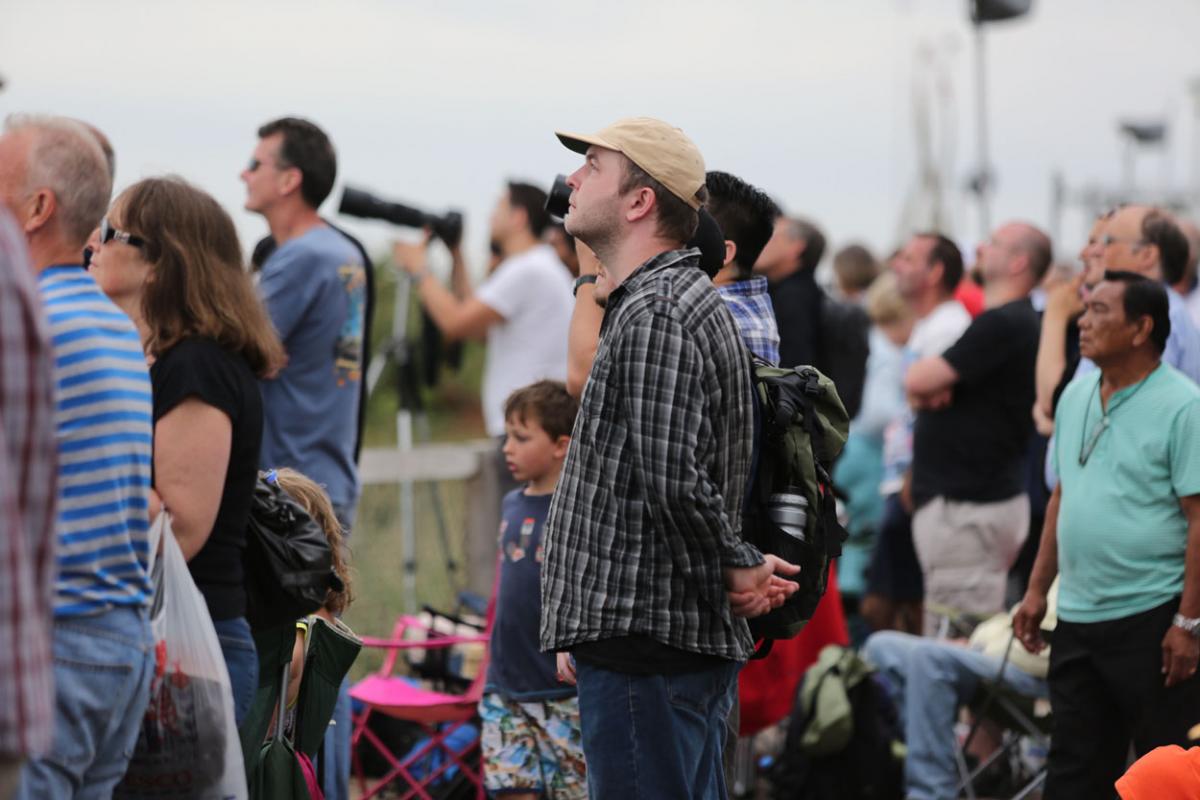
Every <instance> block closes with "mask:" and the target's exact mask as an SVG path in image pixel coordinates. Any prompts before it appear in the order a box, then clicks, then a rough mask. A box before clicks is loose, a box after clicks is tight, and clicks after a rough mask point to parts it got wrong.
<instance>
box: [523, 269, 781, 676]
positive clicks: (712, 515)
mask: <svg viewBox="0 0 1200 800" xmlns="http://www.w3.org/2000/svg"><path fill="white" fill-rule="evenodd" d="M698 258H699V256H698V251H696V250H694V249H693V250H685V251H671V252H666V253H662V254H660V255H658V256H655V257H654V258H652V259H650V260H649V261H647V262H646V263H645V264H643V265H642V266H641V267H640V268H638V270H637V271H636V272H634V273H633V275H631V276H630V277H629V278H628V279H627V280H626V281H625V282H624V283H623V284H622V285H621V286H619V287H617V288H616V289H614V290H613V292H612V294H611V296H610V297H609V301H608V306H607V308H606V310H605V314H604V322H603V324H602V326H601V332H600V344H599V347H598V349H597V351H596V358H595V361H594V362H593V364H592V371H591V375H590V377H589V379H588V383H587V386H586V388H585V389H584V393H583V398H582V400H581V403H580V412H579V416H578V417H577V419H576V422H575V429H574V432H573V434H572V439H571V446H570V449H569V451H568V453H567V460H566V464H565V465H564V467H563V473H562V477H561V478H560V480H559V484H558V490H557V491H556V492H555V495H554V500H553V502H552V503H551V506H550V513H549V517H548V518H547V521H546V527H545V533H544V536H543V539H544V542H545V559H544V561H543V564H542V629H541V644H542V647H543V648H544V649H546V650H562V649H566V648H569V647H570V646H571V645H574V644H578V643H581V642H588V641H598V640H602V639H609V638H616V637H621V636H628V635H631V634H636V635H643V636H648V637H650V638H653V639H655V640H657V641H659V642H662V643H663V644H667V645H670V646H672V647H676V648H679V649H681V650H687V651H690V652H696V653H706V654H710V655H715V656H721V657H724V658H730V659H736V660H744V659H746V658H748V657H749V656H750V654H751V653H752V651H753V642H752V641H751V638H750V631H749V628H748V627H747V625H746V622H745V620H743V619H740V618H737V617H734V616H733V615H732V614H731V613H730V610H729V602H728V599H727V597H726V594H725V586H724V575H723V568H724V567H729V566H753V565H756V564H759V563H761V562H762V555H761V554H760V553H759V552H758V550H756V549H755V548H754V547H753V546H751V545H749V544H748V543H746V542H743V541H742V540H741V537H740V528H741V508H742V497H743V495H744V494H745V489H746V482H747V476H748V474H749V469H750V460H751V450H752V437H753V427H754V422H753V415H754V412H753V399H752V395H751V385H750V365H749V357H748V355H747V353H746V349H745V346H744V345H743V344H742V341H741V339H740V337H739V335H738V329H737V325H736V324H735V323H734V321H733V317H732V316H731V315H730V313H729V311H728V309H727V308H726V307H725V304H724V303H723V302H722V300H721V298H720V296H719V295H718V294H717V293H716V291H714V290H713V287H712V284H711V283H710V282H709V281H708V279H707V278H706V277H705V276H704V273H703V272H701V271H700V269H699V268H698V263H699V262H698ZM679 267H684V268H683V269H680V268H679Z"/></svg>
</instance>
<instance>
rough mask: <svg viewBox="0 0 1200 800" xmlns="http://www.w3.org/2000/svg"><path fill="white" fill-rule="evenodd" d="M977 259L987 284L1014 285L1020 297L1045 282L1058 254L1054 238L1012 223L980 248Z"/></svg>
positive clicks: (1020, 223) (993, 235) (998, 230)
mask: <svg viewBox="0 0 1200 800" xmlns="http://www.w3.org/2000/svg"><path fill="white" fill-rule="evenodd" d="M976 257H977V259H978V266H979V270H980V272H982V274H983V280H984V284H985V285H991V286H995V285H996V284H998V283H1012V284H1014V287H1013V288H1014V289H1015V290H1017V295H1018V296H1020V295H1024V294H1028V293H1029V292H1030V291H1031V290H1032V289H1033V288H1034V287H1035V286H1037V285H1038V284H1039V283H1041V282H1042V278H1044V277H1045V275H1046V270H1048V269H1049V268H1050V262H1051V261H1052V260H1053V258H1054V253H1053V250H1052V248H1051V245H1050V237H1049V236H1047V235H1046V234H1045V233H1044V232H1043V231H1042V230H1041V229H1040V228H1037V227H1035V226H1033V225H1030V224H1029V223H1028V222H1009V223H1006V224H1004V225H1001V226H1000V227H999V228H997V229H996V230H995V231H994V232H993V233H992V235H991V237H990V238H989V239H988V241H986V242H984V243H983V244H981V245H980V246H979V249H978V251H977V252H976Z"/></svg>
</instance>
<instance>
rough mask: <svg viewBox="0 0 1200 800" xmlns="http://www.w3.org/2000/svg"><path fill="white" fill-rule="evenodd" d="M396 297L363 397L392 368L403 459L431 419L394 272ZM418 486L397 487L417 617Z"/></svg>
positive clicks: (405, 294)
mask: <svg viewBox="0 0 1200 800" xmlns="http://www.w3.org/2000/svg"><path fill="white" fill-rule="evenodd" d="M391 274H392V275H394V276H395V277H394V278H393V281H394V285H395V297H394V298H393V301H394V302H393V307H392V335H391V338H390V339H389V341H388V342H387V343H386V344H385V345H383V346H382V347H380V349H379V351H378V353H377V354H376V356H375V357H374V358H372V359H371V364H370V366H369V367H368V369H367V375H366V379H367V380H366V387H365V388H366V391H367V394H368V396H369V395H372V394H374V392H375V389H376V387H377V386H378V384H379V380H380V378H382V377H383V373H384V370H385V369H386V367H387V365H388V363H389V362H390V363H391V364H392V366H393V367H394V368H395V374H396V396H397V400H398V404H397V409H396V447H397V449H398V450H399V451H400V452H401V453H411V452H412V449H413V441H414V440H413V432H414V431H413V429H414V425H415V427H416V432H417V434H418V435H419V436H420V439H421V440H422V441H425V440H428V438H429V418H428V416H427V415H426V413H425V403H424V400H423V399H422V397H421V381H420V375H419V370H418V364H417V360H416V358H415V357H414V356H415V350H416V348H415V346H414V344H413V342H412V341H411V340H410V337H409V335H408V320H409V312H410V310H411V302H412V285H413V282H412V279H411V278H409V277H408V276H407V275H400V274H397V273H396V272H394V271H393V272H392V273H391ZM423 483H424V484H425V486H426V487H427V488H428V492H429V499H430V503H431V505H432V507H433V513H434V519H435V521H436V524H437V533H438V542H439V543H440V545H441V548H442V555H443V557H444V559H445V562H446V574H447V577H448V580H449V582H450V587H451V590H452V591H453V592H454V594H455V595H457V594H458V592H459V590H460V589H461V588H462V586H461V585H460V584H461V580H460V578H459V574H458V566H459V565H458V562H457V561H456V560H455V558H454V554H453V553H452V552H451V551H450V546H449V543H448V540H447V534H446V516H445V511H444V508H443V505H442V494H441V491H440V489H439V487H438V485H437V483H436V482H434V481H427V482H423ZM415 484H416V481H414V480H413V479H412V478H410V477H405V478H403V479H402V480H401V481H400V494H399V515H400V533H401V538H400V547H401V552H402V555H403V558H404V561H403V576H402V591H403V595H402V596H403V602H404V610H405V612H407V613H415V612H416V611H417V610H418V605H417V537H416V513H415V495H416V486H415Z"/></svg>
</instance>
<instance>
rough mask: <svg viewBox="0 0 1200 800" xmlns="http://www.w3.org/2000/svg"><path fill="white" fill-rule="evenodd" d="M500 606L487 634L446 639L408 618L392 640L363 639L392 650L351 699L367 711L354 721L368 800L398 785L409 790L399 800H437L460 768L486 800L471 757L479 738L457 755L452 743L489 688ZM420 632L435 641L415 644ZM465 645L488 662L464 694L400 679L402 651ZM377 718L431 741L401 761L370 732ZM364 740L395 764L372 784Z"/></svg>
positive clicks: (357, 766)
mask: <svg viewBox="0 0 1200 800" xmlns="http://www.w3.org/2000/svg"><path fill="white" fill-rule="evenodd" d="M494 603H495V598H494V596H493V599H492V602H491V603H490V604H489V607H488V612H487V622H486V625H485V630H484V632H483V633H482V634H480V635H475V636H457V635H451V636H446V635H442V634H440V633H439V632H438V631H434V630H430V629H428V628H426V627H425V626H424V625H422V623H421V621H420V620H419V619H417V618H416V617H411V616H402V617H400V618H399V619H398V620H397V621H396V625H395V627H394V628H393V629H392V635H391V637H390V638H388V639H372V638H364V639H363V645H364V646H366V647H377V648H381V649H386V650H388V654H387V657H386V658H385V659H384V663H383V666H382V668H380V670H379V672H377V673H375V674H374V675H371V676H369V677H367V678H365V679H363V680H361V681H359V682H358V683H357V684H355V685H354V687H353V688H352V689H351V690H350V696H351V698H353V699H354V700H356V701H358V702H359V703H361V704H363V706H364V708H363V710H362V711H361V712H360V713H359V714H357V715H356V716H355V718H354V732H353V734H352V737H351V747H352V750H353V752H354V772H355V774H356V775H357V776H358V779H359V787H360V789H361V791H362V795H361V797H362V798H363V800H366V798H369V797H374V796H375V795H377V794H379V793H380V792H381V791H383V790H384V788H385V787H387V786H388V785H389V784H392V783H394V782H395V783H399V784H401V785H402V786H403V791H402V793H401V794H400V795H399V797H400V798H401V800H407V799H408V798H414V797H415V798H421V800H432V798H434V797H435V796H436V795H435V794H434V792H435V791H436V789H435V788H434V784H436V783H438V782H439V781H440V780H442V779H443V778H444V776H446V775H448V774H449V773H450V772H451V771H453V770H455V769H457V771H458V773H459V774H460V775H462V776H465V777H466V779H467V780H468V781H469V782H470V784H471V785H472V786H473V787H474V789H475V792H474V794H475V797H476V798H478V800H482V798H483V797H484V791H483V768H482V764H472V763H471V761H472V760H471V759H470V758H469V756H470V755H472V754H473V753H475V752H476V751H478V750H479V741H478V739H477V738H476V739H475V740H474V741H473V742H472V743H471V744H470V745H469V746H467V747H466V748H465V749H462V750H456V749H455V748H454V747H453V746H451V744H450V743H449V741H448V740H449V739H450V738H451V737H452V735H453V734H454V733H455V732H456V731H458V730H459V729H461V728H462V727H463V726H465V725H467V724H468V723H470V722H471V721H472V720H473V719H475V717H476V714H477V709H478V706H479V701H480V699H481V698H482V697H483V687H484V684H485V682H486V681H487V660H488V654H487V646H486V644H487V641H488V638H489V636H490V635H491V629H492V621H493V619H494V617H495V607H494ZM414 630H415V631H420V632H421V633H422V634H423V635H428V636H429V638H422V639H417V640H414V639H413V638H411V635H410V634H411V632H412V631H414ZM406 635H409V638H406ZM463 644H477V645H482V646H483V657H482V660H481V662H480V664H479V670H478V673H477V674H476V675H475V677H474V679H473V680H472V681H471V683H470V685H469V686H468V687H467V690H466V691H465V692H464V693H462V694H450V693H447V692H443V691H435V690H433V689H427V688H422V687H421V686H419V685H417V684H416V683H415V682H414V681H412V680H410V679H407V678H406V677H404V676H400V675H395V674H394V670H395V667H396V660H397V656H398V654H399V653H400V652H401V651H409V650H434V649H442V648H450V647H456V646H459V645H463ZM373 714H385V715H387V716H389V717H393V718H396V719H401V720H406V721H408V722H411V723H413V724H414V725H417V726H419V727H420V728H421V730H422V731H423V732H424V734H425V736H426V737H427V738H426V740H425V742H424V744H421V745H419V746H417V747H416V748H415V749H414V750H413V751H412V752H409V753H408V754H406V755H402V756H398V755H396V754H395V753H392V752H391V750H390V749H389V748H388V746H387V744H386V743H385V742H384V741H383V740H382V739H381V738H380V737H379V736H378V735H376V734H375V732H374V731H372V730H371V729H370V728H369V727H368V724H367V723H368V721H369V719H370V717H371V716H372V715H373ZM363 740H365V741H366V742H368V743H370V745H371V746H372V747H373V748H374V749H375V750H376V751H378V752H379V754H380V755H382V756H383V758H384V759H385V760H386V762H387V763H388V764H389V765H390V768H389V769H388V770H387V772H386V773H385V774H384V775H383V776H382V777H381V778H379V779H378V780H377V781H376V782H375V783H374V784H371V785H368V781H367V777H366V775H365V774H364V772H363V769H362V760H361V757H360V755H359V746H360V742H362V741H363ZM431 757H436V758H431ZM422 767H424V768H422Z"/></svg>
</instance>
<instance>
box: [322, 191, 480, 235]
mask: <svg viewBox="0 0 1200 800" xmlns="http://www.w3.org/2000/svg"><path fill="white" fill-rule="evenodd" d="M338 213H339V214H349V215H350V216H352V217H360V218H362V219H381V220H384V221H386V222H390V223H392V224H393V225H401V226H403V227H405V228H430V229H432V230H433V234H434V235H435V236H437V237H438V238H439V239H441V240H442V241H443V242H444V243H445V245H446V246H447V247H456V246H457V245H458V243H459V242H461V241H462V232H463V215H462V214H461V213H459V212H458V211H448V212H446V213H445V214H442V215H441V216H438V215H437V214H429V213H426V212H424V211H420V210H418V209H415V208H413V207H412V206H406V205H404V204H403V203H395V202H392V201H390V200H384V199H383V198H381V197H377V196H376V195H373V194H371V193H370V192H368V191H365V190H363V189H356V188H354V187H352V186H347V187H346V189H345V191H343V192H342V203H341V205H339V206H338Z"/></svg>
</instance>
